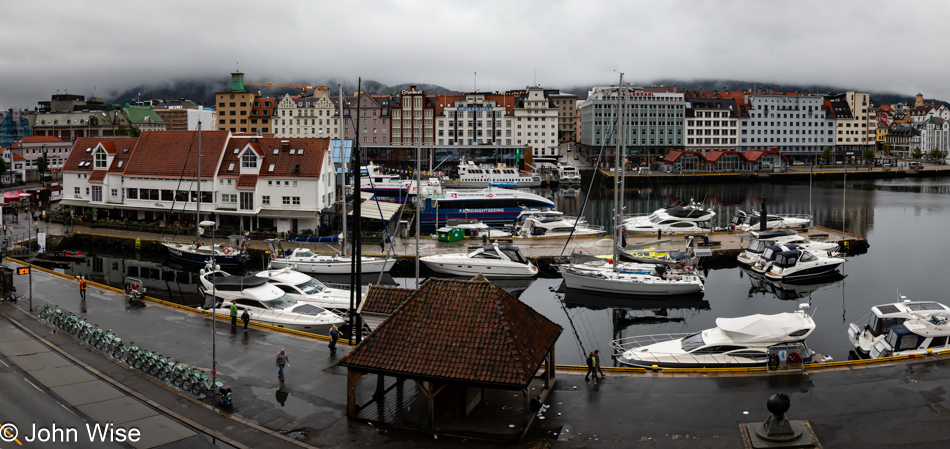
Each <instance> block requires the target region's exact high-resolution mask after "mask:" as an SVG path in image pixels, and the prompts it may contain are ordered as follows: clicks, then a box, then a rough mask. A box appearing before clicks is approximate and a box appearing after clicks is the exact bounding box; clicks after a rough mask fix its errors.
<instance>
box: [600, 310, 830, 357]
mask: <svg viewBox="0 0 950 449" xmlns="http://www.w3.org/2000/svg"><path fill="white" fill-rule="evenodd" d="M806 312H807V305H804V304H803V305H802V307H801V308H800V309H799V310H798V311H797V312H786V313H778V314H774V315H760V314H757V315H749V316H743V317H737V318H717V319H716V327H714V328H711V329H706V330H704V331H701V332H696V333H693V334H662V335H645V336H637V337H629V338H625V339H620V340H614V341H613V342H611V346H612V347H613V348H614V349H615V350H616V352H617V353H618V355H617V361H619V362H620V363H623V364H625V365H632V366H640V367H652V366H653V365H657V366H659V367H664V368H724V367H741V366H763V365H766V364H767V363H768V362H769V348H770V347H772V346H776V345H789V344H801V347H802V348H803V349H804V350H803V351H802V353H795V354H794V355H793V354H787V359H788V361H789V362H790V363H796V364H800V363H809V362H812V361H814V360H813V358H814V357H813V356H814V354H813V353H812V352H811V351H810V350H808V348H807V346H805V345H804V340H805V338H806V337H808V335H810V334H811V333H812V331H814V330H815V321H814V320H813V319H812V317H811V316H810V315H808V313H806Z"/></svg>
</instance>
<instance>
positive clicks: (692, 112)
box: [686, 92, 739, 154]
mask: <svg viewBox="0 0 950 449" xmlns="http://www.w3.org/2000/svg"><path fill="white" fill-rule="evenodd" d="M686 94H687V95H689V92H687V93H686ZM738 142H739V107H738V105H737V104H736V101H735V99H733V98H698V97H693V98H689V97H687V98H686V150H687V151H696V152H699V153H702V154H706V153H708V152H710V151H737V150H738V149H739V143H738Z"/></svg>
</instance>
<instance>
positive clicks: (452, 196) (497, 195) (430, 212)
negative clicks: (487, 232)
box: [420, 188, 554, 227]
mask: <svg viewBox="0 0 950 449" xmlns="http://www.w3.org/2000/svg"><path fill="white" fill-rule="evenodd" d="M526 209H528V210H552V209H554V201H552V200H551V199H550V198H545V197H543V196H541V195H536V194H534V193H530V192H524V191H521V190H512V189H499V188H487V189H481V190H453V189H446V190H445V193H444V194H441V195H430V196H428V197H426V198H425V205H424V206H423V208H422V210H421V211H420V214H421V217H422V225H423V226H426V227H429V226H435V227H439V226H442V225H444V224H445V223H446V222H447V221H449V220H458V219H466V218H468V219H475V220H478V221H481V222H482V223H485V224H487V225H489V226H503V225H507V224H513V223H514V222H515V221H517V219H518V216H520V215H521V214H522V212H524V211H525V210H526Z"/></svg>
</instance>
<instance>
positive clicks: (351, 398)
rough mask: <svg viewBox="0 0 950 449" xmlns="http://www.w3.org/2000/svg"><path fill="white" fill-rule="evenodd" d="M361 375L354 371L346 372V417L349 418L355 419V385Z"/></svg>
mask: <svg viewBox="0 0 950 449" xmlns="http://www.w3.org/2000/svg"><path fill="white" fill-rule="evenodd" d="M363 374H365V373H363V372H362V371H357V370H355V369H349V370H347V371H346V416H347V417H349V418H356V385H357V383H358V382H359V380H360V377H362V376H363Z"/></svg>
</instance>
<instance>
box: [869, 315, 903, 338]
mask: <svg viewBox="0 0 950 449" xmlns="http://www.w3.org/2000/svg"><path fill="white" fill-rule="evenodd" d="M903 322H904V319H903V318H878V316H877V315H873V314H872V315H871V320H870V321H869V322H868V328H869V329H870V330H871V334H873V335H884V334H886V333H888V332H890V331H891V326H894V325H897V324H901V323H903Z"/></svg>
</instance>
